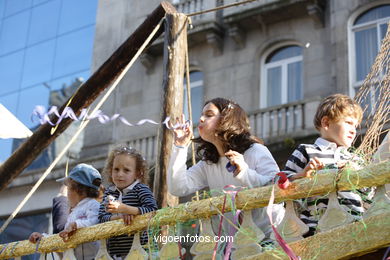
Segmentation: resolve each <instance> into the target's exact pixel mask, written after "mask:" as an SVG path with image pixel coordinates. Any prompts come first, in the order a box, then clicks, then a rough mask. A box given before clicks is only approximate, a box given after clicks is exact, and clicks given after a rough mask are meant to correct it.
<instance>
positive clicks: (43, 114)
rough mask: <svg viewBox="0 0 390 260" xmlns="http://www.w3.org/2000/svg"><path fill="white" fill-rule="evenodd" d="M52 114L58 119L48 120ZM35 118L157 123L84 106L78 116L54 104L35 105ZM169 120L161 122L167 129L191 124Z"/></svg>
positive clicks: (46, 120)
mask: <svg viewBox="0 0 390 260" xmlns="http://www.w3.org/2000/svg"><path fill="white" fill-rule="evenodd" d="M52 114H54V115H56V116H57V118H58V120H57V121H56V122H52V121H51V120H50V116H51V115H52ZM35 118H38V119H39V123H40V124H41V125H43V124H46V123H48V124H50V125H52V126H56V125H59V124H60V123H61V121H62V120H63V119H65V118H71V119H72V120H74V121H84V120H91V119H97V120H99V122H100V123H102V124H107V123H110V122H111V121H114V120H117V119H119V120H120V121H121V122H122V123H123V124H125V125H127V126H140V125H143V124H146V123H149V124H153V125H158V124H159V123H158V122H156V121H154V120H152V119H141V120H140V121H138V122H137V123H135V124H132V123H130V122H129V121H127V119H126V118H124V117H123V116H122V115H120V114H114V115H113V116H111V117H110V116H107V115H106V114H104V113H103V111H101V110H96V111H95V112H93V113H92V114H90V115H88V110H87V109H86V108H83V109H82V110H81V113H80V115H79V116H76V113H75V112H74V111H73V109H72V108H71V107H65V108H64V110H63V111H62V113H61V114H60V113H59V112H58V108H57V107H56V106H52V107H51V108H50V109H49V111H46V108H45V107H44V106H40V105H38V106H35V108H34V110H33V112H32V115H31V120H32V121H34V119H35ZM169 120H170V117H167V118H165V120H164V121H163V122H162V123H161V124H163V125H165V126H166V127H167V128H168V129H176V128H179V127H189V126H191V121H190V120H187V121H185V124H175V125H173V126H172V127H169V126H168V122H169Z"/></svg>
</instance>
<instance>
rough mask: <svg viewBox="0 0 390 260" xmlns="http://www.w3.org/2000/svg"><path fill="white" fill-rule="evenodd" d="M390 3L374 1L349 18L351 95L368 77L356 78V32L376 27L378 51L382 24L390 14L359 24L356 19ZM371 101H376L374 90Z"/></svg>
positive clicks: (353, 94) (388, 19)
mask: <svg viewBox="0 0 390 260" xmlns="http://www.w3.org/2000/svg"><path fill="white" fill-rule="evenodd" d="M388 4H389V3H388V2H385V1H383V2H380V3H372V4H371V5H366V6H364V7H362V8H360V9H358V10H356V11H355V12H354V14H353V15H351V17H350V18H349V21H348V71H349V73H348V74H349V84H348V85H349V88H348V91H349V96H351V97H354V96H355V95H356V91H355V89H356V88H357V87H359V86H362V85H363V83H364V79H365V78H366V76H367V75H366V76H365V77H364V79H363V80H360V81H357V80H356V76H357V71H356V45H355V33H356V32H359V31H362V30H365V29H370V28H374V27H375V28H376V36H377V43H378V46H377V48H378V52H379V51H380V47H381V37H380V33H381V31H380V26H381V25H383V24H387V23H388V22H390V16H388V17H385V18H381V19H377V20H374V21H370V22H366V23H362V24H358V25H354V23H355V21H356V19H357V18H358V17H359V16H360V15H362V14H364V13H366V12H368V11H370V10H372V9H375V8H379V7H381V6H383V5H388ZM371 92H372V93H371V103H373V102H375V100H374V99H375V93H374V90H372V91H371Z"/></svg>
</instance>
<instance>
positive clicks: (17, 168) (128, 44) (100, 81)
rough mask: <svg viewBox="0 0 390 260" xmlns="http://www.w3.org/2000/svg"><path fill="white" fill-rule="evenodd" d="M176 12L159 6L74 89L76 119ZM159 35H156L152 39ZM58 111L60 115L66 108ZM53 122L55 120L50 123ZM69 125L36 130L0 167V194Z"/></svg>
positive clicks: (44, 127) (168, 7) (69, 121)
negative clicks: (162, 22)
mask: <svg viewBox="0 0 390 260" xmlns="http://www.w3.org/2000/svg"><path fill="white" fill-rule="evenodd" d="M173 12H176V10H175V8H174V7H173V6H172V5H171V4H170V3H169V2H162V3H161V4H160V5H159V6H158V7H157V8H156V9H155V10H154V11H153V12H152V13H151V14H150V15H149V16H148V17H147V18H146V19H145V21H144V22H143V23H142V24H141V25H140V26H139V27H138V28H137V29H136V30H135V31H134V33H133V34H132V35H130V37H129V38H128V39H127V40H126V41H125V42H124V43H123V44H122V45H121V46H120V47H119V48H118V49H117V50H116V51H115V52H114V53H113V54H112V55H111V57H109V58H108V59H107V60H106V62H104V63H103V65H102V66H101V67H100V68H99V69H97V70H96V72H95V73H93V75H92V76H91V77H90V78H89V79H88V80H87V81H86V82H85V83H84V84H83V85H82V86H81V87H80V89H78V91H77V92H76V93H75V95H74V96H73V98H72V101H71V103H70V105H69V107H71V108H72V109H73V111H75V113H76V114H77V115H79V114H80V112H81V110H82V109H83V108H87V107H88V106H89V105H91V104H92V102H94V101H95V100H96V98H97V97H98V96H99V94H100V93H101V92H102V91H104V90H105V89H106V88H107V87H108V86H109V85H110V84H111V82H113V81H114V80H115V79H116V78H117V77H118V76H119V74H120V72H121V71H122V70H123V69H124V68H125V67H126V65H127V64H128V63H129V62H130V60H131V59H132V58H133V57H134V55H135V54H136V53H137V51H138V49H139V48H140V47H141V45H142V44H143V43H144V42H145V40H146V39H147V37H148V36H149V35H150V33H151V32H152V31H153V29H154V28H155V27H156V26H157V25H158V23H159V22H160V20H161V19H162V18H163V17H164V16H165V14H166V13H173ZM161 33H162V30H159V32H157V34H156V36H155V38H156V37H157V36H159V35H160V34H161ZM67 103H68V102H65V104H64V105H63V106H62V107H61V109H60V112H62V110H63V109H64V108H65V106H66V104H67ZM54 121H55V120H54ZM71 123H72V120H71V119H69V118H68V119H65V120H63V121H62V122H61V123H60V124H59V125H58V128H57V130H56V131H55V133H54V134H53V135H51V134H50V131H51V128H52V127H51V126H50V125H48V124H45V125H42V126H40V127H39V128H38V129H37V130H36V131H35V133H34V134H33V135H32V136H31V137H30V138H29V139H27V140H26V141H25V142H24V143H23V144H22V145H21V146H20V147H19V148H18V149H17V150H16V151H15V152H14V153H13V154H12V155H11V156H10V157H9V158H8V159H7V161H5V162H4V163H3V164H2V165H1V166H0V191H1V190H2V189H4V188H5V187H7V185H8V184H9V183H10V182H11V181H12V180H13V179H14V178H16V177H17V176H18V175H19V174H20V173H21V172H22V171H23V170H24V169H25V168H26V167H27V166H28V165H29V164H30V163H31V162H32V161H33V160H34V159H35V158H36V157H37V156H38V155H39V154H40V153H41V152H42V151H43V150H44V149H45V148H46V147H48V146H49V144H50V143H51V142H53V141H54V140H55V139H56V138H57V136H59V135H60V134H61V133H62V132H64V131H65V129H66V128H67V127H68V126H69V125H70V124H71Z"/></svg>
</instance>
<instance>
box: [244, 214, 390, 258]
mask: <svg viewBox="0 0 390 260" xmlns="http://www.w3.org/2000/svg"><path fill="white" fill-rule="evenodd" d="M288 245H289V246H290V247H291V249H292V250H293V251H294V253H295V254H296V255H297V256H299V257H301V260H311V259H315V260H333V259H349V258H350V257H353V256H359V255H363V254H366V253H370V252H372V251H375V250H377V249H380V248H383V247H386V246H389V245H390V210H389V212H387V213H383V214H380V215H376V216H372V217H370V218H367V219H365V220H364V222H354V223H352V224H348V225H345V226H341V227H338V228H335V229H332V230H330V231H327V232H323V233H318V234H316V235H314V236H311V237H308V238H305V239H302V240H299V241H296V242H293V243H289V244H288ZM242 259H247V260H249V259H251V260H255V259H256V260H274V259H280V260H284V259H285V260H288V259H290V258H289V257H288V256H287V255H286V254H285V253H284V252H283V250H282V249H281V248H277V249H274V250H270V251H266V252H264V253H262V254H259V255H255V256H251V257H245V258H244V257H243V258H242ZM370 259H371V258H370Z"/></svg>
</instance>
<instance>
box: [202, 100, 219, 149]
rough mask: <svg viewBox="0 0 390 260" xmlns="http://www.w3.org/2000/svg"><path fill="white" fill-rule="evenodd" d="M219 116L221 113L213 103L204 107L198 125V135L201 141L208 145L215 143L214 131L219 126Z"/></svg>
mask: <svg viewBox="0 0 390 260" xmlns="http://www.w3.org/2000/svg"><path fill="white" fill-rule="evenodd" d="M220 115H221V113H220V112H219V110H218V108H217V107H216V106H215V105H214V104H213V103H208V104H207V105H205V106H204V108H203V111H202V115H201V116H200V119H199V125H198V129H199V135H200V137H201V138H202V139H203V140H205V141H207V142H210V143H214V141H216V136H215V130H216V128H217V126H218V124H219V121H220Z"/></svg>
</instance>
